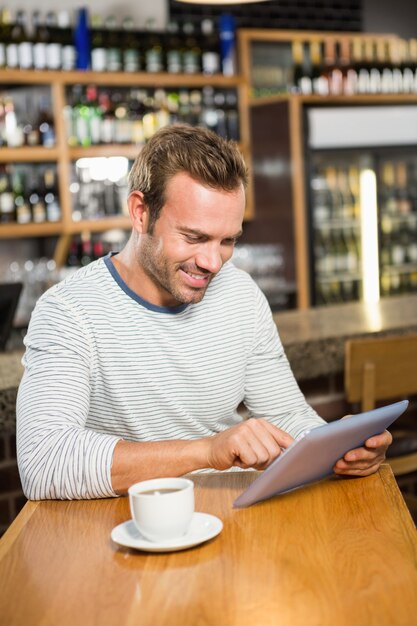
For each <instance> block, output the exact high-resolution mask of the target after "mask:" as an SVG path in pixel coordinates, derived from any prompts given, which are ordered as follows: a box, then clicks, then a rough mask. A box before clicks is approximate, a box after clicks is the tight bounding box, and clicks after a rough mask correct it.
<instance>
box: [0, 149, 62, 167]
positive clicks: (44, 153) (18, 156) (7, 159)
mask: <svg viewBox="0 0 417 626" xmlns="http://www.w3.org/2000/svg"><path fill="white" fill-rule="evenodd" d="M58 154H59V151H58V148H56V147H53V148H43V147H42V146H24V147H21V148H0V163H13V162H18V163H26V162H27V163H31V162H32V161H33V162H36V161H57V159H58Z"/></svg>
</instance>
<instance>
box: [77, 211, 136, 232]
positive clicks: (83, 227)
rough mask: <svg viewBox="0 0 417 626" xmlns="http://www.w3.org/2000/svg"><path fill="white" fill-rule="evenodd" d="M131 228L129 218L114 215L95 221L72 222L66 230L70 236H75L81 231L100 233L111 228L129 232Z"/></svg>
mask: <svg viewBox="0 0 417 626" xmlns="http://www.w3.org/2000/svg"><path fill="white" fill-rule="evenodd" d="M131 227H132V224H131V221H130V218H129V217H127V216H126V215H115V216H112V217H103V218H100V219H97V220H81V221H79V222H72V223H71V224H70V225H69V227H68V229H66V230H68V231H69V232H70V233H71V234H73V235H76V234H78V233H82V232H83V231H88V232H90V233H101V232H103V231H106V230H112V229H113V228H121V229H122V230H130V229H131Z"/></svg>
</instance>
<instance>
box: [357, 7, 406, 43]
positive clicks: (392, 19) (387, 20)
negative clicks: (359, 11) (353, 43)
mask: <svg viewBox="0 0 417 626" xmlns="http://www.w3.org/2000/svg"><path fill="white" fill-rule="evenodd" d="M363 29H364V31H367V32H374V33H395V34H397V35H400V36H401V37H405V38H409V37H417V2H416V0H396V1H395V2H393V0H363Z"/></svg>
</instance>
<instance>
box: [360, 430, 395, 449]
mask: <svg viewBox="0 0 417 626" xmlns="http://www.w3.org/2000/svg"><path fill="white" fill-rule="evenodd" d="M391 444H392V435H391V433H390V432H389V431H388V430H384V432H383V433H381V434H380V435H374V436H373V437H370V438H369V439H367V440H366V441H365V446H367V447H368V448H384V447H385V448H388V446H390V445H391Z"/></svg>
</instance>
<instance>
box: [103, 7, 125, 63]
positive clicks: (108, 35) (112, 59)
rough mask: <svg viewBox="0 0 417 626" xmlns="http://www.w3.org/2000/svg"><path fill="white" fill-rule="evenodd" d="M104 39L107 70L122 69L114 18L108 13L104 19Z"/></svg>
mask: <svg viewBox="0 0 417 626" xmlns="http://www.w3.org/2000/svg"><path fill="white" fill-rule="evenodd" d="M104 26H105V29H106V30H105V35H104V36H105V41H106V55H107V59H106V64H107V69H108V71H109V72H120V71H121V69H122V49H121V45H120V40H119V36H118V33H117V30H116V18H115V16H114V15H109V16H107V17H106V19H105V20H104Z"/></svg>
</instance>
